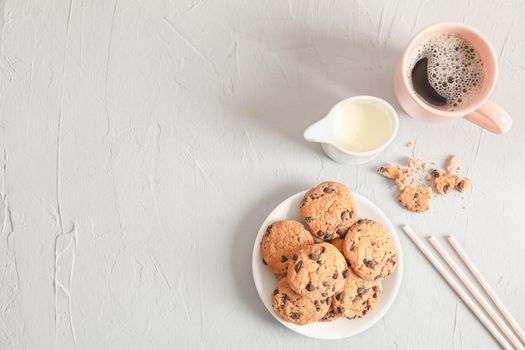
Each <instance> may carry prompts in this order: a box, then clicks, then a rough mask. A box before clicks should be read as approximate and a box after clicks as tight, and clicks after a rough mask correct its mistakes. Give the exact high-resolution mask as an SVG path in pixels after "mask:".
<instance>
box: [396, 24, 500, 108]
mask: <svg viewBox="0 0 525 350" xmlns="http://www.w3.org/2000/svg"><path fill="white" fill-rule="evenodd" d="M440 27H445V28H450V27H453V28H459V29H461V30H464V31H468V32H470V33H472V34H474V35H475V36H477V37H478V38H479V39H480V40H481V41H482V42H483V44H485V46H486V47H487V48H488V52H489V56H490V59H491V61H492V63H493V66H494V74H493V76H492V79H491V80H492V81H491V82H490V87H489V88H488V89H487V91H486V92H485V96H483V97H482V98H481V99H479V102H477V103H476V104H472V105H470V106H468V107H467V108H461V109H458V110H455V111H445V110H442V109H438V108H434V107H431V106H429V105H428V104H426V103H425V102H424V101H422V100H421V98H420V97H419V96H417V95H416V94H415V92H414V91H412V89H411V88H410V86H411V84H410V82H409V80H408V76H407V74H405V64H406V62H407V61H408V55H409V54H410V53H411V52H412V49H413V46H414V45H415V44H417V43H418V42H419V40H420V39H421V37H423V36H424V35H425V34H426V33H427V32H429V31H431V30H435V29H439V28H440ZM449 31H450V30H449ZM443 32H446V31H443ZM401 79H403V83H404V84H405V86H406V87H407V91H408V94H409V95H410V97H412V99H413V100H414V101H415V102H416V103H417V104H418V105H419V106H420V107H421V108H423V109H425V110H427V111H428V112H430V113H432V114H436V115H440V116H443V117H464V116H465V115H467V114H469V113H471V112H473V111H475V110H477V109H479V108H480V107H481V106H482V105H483V104H484V103H485V102H486V101H487V100H488V98H489V97H490V95H491V94H492V92H493V90H494V86H495V85H496V81H497V79H498V65H497V60H496V53H495V52H494V48H493V47H492V45H491V44H490V42H489V41H488V39H487V38H486V37H485V36H484V35H483V34H482V33H481V32H480V31H478V30H477V29H475V28H474V27H472V26H469V25H467V24H464V23H459V22H439V23H434V24H432V25H430V26H428V27H425V28H423V29H421V30H420V31H419V32H417V33H416V34H415V35H414V36H413V37H412V39H410V41H409V42H408V45H407V46H406V48H405V51H404V52H403V55H402V56H401Z"/></svg>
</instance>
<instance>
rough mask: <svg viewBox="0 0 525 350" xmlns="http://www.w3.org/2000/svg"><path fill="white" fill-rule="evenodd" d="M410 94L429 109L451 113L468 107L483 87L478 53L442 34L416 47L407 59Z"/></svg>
mask: <svg viewBox="0 0 525 350" xmlns="http://www.w3.org/2000/svg"><path fill="white" fill-rule="evenodd" d="M408 73H409V74H410V77H409V80H410V81H411V84H412V89H413V91H414V92H415V93H416V94H417V95H419V96H420V97H421V99H422V100H423V101H425V102H426V103H428V104H429V105H430V106H432V107H435V108H439V109H443V110H448V111H454V110H458V109H461V108H462V107H464V106H466V105H468V104H469V103H470V102H471V101H472V100H473V99H474V98H475V97H476V96H477V95H478V94H479V92H480V90H481V86H482V84H483V78H484V74H483V62H482V61H481V58H480V55H479V53H478V52H477V50H476V49H475V48H474V47H473V46H472V45H471V44H470V43H469V42H468V41H467V40H465V39H463V38H461V37H460V36H458V35H455V34H448V33H447V34H442V35H440V36H437V37H434V38H430V39H429V40H427V41H425V42H423V43H421V45H419V46H417V47H416V49H415V50H414V52H413V53H412V54H411V57H410V58H409V67H408Z"/></svg>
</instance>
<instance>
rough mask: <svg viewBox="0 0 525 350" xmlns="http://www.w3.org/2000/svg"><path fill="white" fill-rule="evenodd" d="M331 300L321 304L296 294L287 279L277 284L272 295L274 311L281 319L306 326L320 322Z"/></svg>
mask: <svg viewBox="0 0 525 350" xmlns="http://www.w3.org/2000/svg"><path fill="white" fill-rule="evenodd" d="M326 299H330V298H325V299H324V300H323V302H322V303H321V302H320V301H319V300H311V299H308V298H306V297H303V296H301V295H299V294H297V293H296V292H294V291H293V290H292V289H291V288H290V286H289V285H288V281H287V280H286V278H282V279H281V280H279V282H278V283H277V286H276V287H275V289H274V291H273V295H272V308H273V311H275V313H276V314H277V316H279V317H280V318H281V319H283V320H285V321H287V322H291V323H295V324H298V325H305V324H308V323H312V322H315V321H319V320H320V319H321V318H322V317H323V316H324V315H326V313H327V312H328V309H329V308H330V304H331V302H330V300H328V301H327V300H326Z"/></svg>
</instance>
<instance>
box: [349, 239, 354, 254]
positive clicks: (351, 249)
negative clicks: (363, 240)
mask: <svg viewBox="0 0 525 350" xmlns="http://www.w3.org/2000/svg"><path fill="white" fill-rule="evenodd" d="M354 249H355V241H352V246H351V247H350V251H351V252H353V251H354Z"/></svg>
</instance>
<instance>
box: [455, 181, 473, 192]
mask: <svg viewBox="0 0 525 350" xmlns="http://www.w3.org/2000/svg"><path fill="white" fill-rule="evenodd" d="M469 185H470V180H469V179H468V178H466V177H457V178H456V185H455V187H456V190H458V191H459V192H461V193H463V192H465V190H466V189H467V187H468V186H469Z"/></svg>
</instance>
